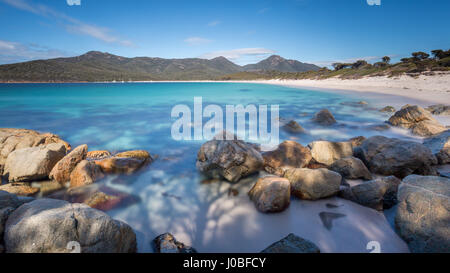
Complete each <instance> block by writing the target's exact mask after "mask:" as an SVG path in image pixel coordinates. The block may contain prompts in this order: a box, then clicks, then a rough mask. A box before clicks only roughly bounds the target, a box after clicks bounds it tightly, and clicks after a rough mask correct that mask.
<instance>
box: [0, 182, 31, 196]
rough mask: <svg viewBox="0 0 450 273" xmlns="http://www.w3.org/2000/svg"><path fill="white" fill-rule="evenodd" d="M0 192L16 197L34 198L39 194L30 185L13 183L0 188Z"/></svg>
mask: <svg viewBox="0 0 450 273" xmlns="http://www.w3.org/2000/svg"><path fill="white" fill-rule="evenodd" d="M0 191H6V192H9V193H11V194H15V195H18V196H34V195H36V194H37V193H38V192H39V188H34V187H32V186H31V185H30V183H22V182H19V183H16V182H13V183H9V184H6V185H2V186H0Z"/></svg>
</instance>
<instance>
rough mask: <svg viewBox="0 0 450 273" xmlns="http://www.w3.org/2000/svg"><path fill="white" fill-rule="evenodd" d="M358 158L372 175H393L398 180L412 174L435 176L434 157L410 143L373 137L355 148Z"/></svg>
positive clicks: (421, 146) (424, 148)
mask: <svg viewBox="0 0 450 273" xmlns="http://www.w3.org/2000/svg"><path fill="white" fill-rule="evenodd" d="M355 156H356V157H358V158H360V159H361V160H362V161H363V162H364V163H365V165H366V166H367V167H368V169H369V170H370V171H371V172H372V173H377V174H381V175H395V176H397V177H399V178H403V177H406V176H408V175H410V174H412V173H418V174H424V175H436V170H435V168H434V167H433V165H436V164H437V159H436V157H435V156H434V155H433V154H432V153H431V151H430V149H428V148H427V147H425V146H424V145H422V144H420V143H416V142H412V141H406V140H400V139H396V138H387V137H383V136H374V137H371V138H369V139H367V140H366V141H364V143H363V144H362V145H361V146H360V147H357V148H355Z"/></svg>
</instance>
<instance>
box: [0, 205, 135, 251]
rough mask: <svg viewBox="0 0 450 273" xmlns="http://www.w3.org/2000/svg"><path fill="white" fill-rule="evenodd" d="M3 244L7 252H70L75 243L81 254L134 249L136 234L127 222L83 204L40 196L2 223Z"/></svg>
mask: <svg viewBox="0 0 450 273" xmlns="http://www.w3.org/2000/svg"><path fill="white" fill-rule="evenodd" d="M4 241H5V247H6V251H7V252H10V253H17V252H19V253H54V252H56V253H58V252H70V251H71V250H69V249H68V248H67V247H68V243H69V242H78V243H79V244H80V246H81V252H83V253H128V252H135V251H136V235H135V234H134V232H133V230H132V229H131V227H130V226H128V225H127V224H125V223H123V222H120V221H117V220H114V219H112V218H111V217H109V216H108V215H106V214H105V213H103V212H101V211H99V210H95V209H92V208H90V207H88V206H86V205H84V204H70V203H68V202H65V201H61V200H54V199H39V200H36V201H33V202H30V203H27V204H24V205H22V206H20V207H19V208H18V209H16V210H15V211H14V212H13V213H12V214H11V215H10V216H9V218H8V221H7V222H6V226H5V236H4Z"/></svg>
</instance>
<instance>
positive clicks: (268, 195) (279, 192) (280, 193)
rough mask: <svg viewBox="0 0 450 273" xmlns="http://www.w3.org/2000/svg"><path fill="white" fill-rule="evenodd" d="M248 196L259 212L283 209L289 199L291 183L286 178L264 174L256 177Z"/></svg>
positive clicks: (288, 202)
mask: <svg viewBox="0 0 450 273" xmlns="http://www.w3.org/2000/svg"><path fill="white" fill-rule="evenodd" d="M248 196H249V197H250V200H252V201H253V203H255V206H256V208H257V209H258V210H259V211H261V212H279V211H283V210H285V209H286V208H287V207H288V206H289V204H290V201H291V185H290V183H289V180H287V179H286V178H281V177H276V176H266V177H263V178H260V179H258V181H257V182H256V184H255V185H254V186H253V188H252V189H251V190H250V191H249V192H248Z"/></svg>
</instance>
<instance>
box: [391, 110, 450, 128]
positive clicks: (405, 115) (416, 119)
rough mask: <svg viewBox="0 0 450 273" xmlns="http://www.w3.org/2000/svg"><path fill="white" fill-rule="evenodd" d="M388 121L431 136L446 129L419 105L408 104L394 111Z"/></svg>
mask: <svg viewBox="0 0 450 273" xmlns="http://www.w3.org/2000/svg"><path fill="white" fill-rule="evenodd" d="M389 123H390V124H391V125H393V126H397V127H400V128H405V129H410V130H411V131H412V133H413V134H415V135H419V136H432V135H435V134H439V133H441V132H443V131H445V130H446V128H445V126H443V125H442V124H440V123H439V122H438V121H437V120H436V119H435V118H433V116H431V114H430V113H429V112H428V111H426V110H425V109H423V108H422V107H420V106H417V105H416V106H409V107H406V108H404V109H402V110H400V111H398V112H396V113H395V114H394V115H393V116H392V117H391V118H390V119H389Z"/></svg>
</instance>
